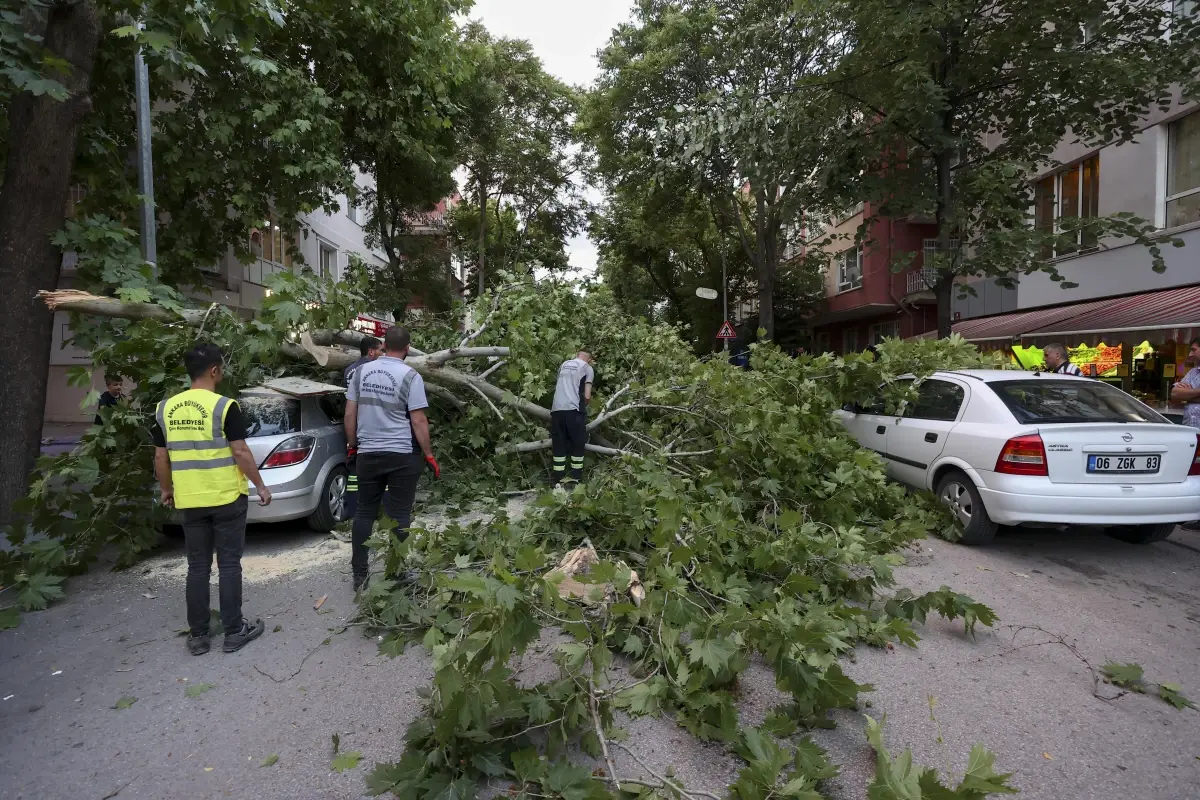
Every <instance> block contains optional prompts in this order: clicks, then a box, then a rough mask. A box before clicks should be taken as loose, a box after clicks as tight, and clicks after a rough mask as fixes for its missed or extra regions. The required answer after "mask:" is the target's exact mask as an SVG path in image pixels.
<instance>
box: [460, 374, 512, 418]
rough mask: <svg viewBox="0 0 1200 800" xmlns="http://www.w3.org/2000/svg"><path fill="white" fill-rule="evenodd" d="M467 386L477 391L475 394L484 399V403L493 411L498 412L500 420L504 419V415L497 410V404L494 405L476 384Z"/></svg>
mask: <svg viewBox="0 0 1200 800" xmlns="http://www.w3.org/2000/svg"><path fill="white" fill-rule="evenodd" d="M467 386H469V387H470V388H471V389H473V390H474V391H475V393H476V394H478V395H479V396H480V398H482V399H483V402H485V403H487V404H488V407H489V408H491V409H492V411H495V412H496V416H497V417H499V418H500V419H504V414H502V413H501V412H500V409H498V408H496V404H495V403H493V402H492V401H491V400H490V399H489V398H488V396H487V395H486V394H484V393H483V392H481V391H480V390H479V387H478V386H476V385H475V384H474V383H468V384H467Z"/></svg>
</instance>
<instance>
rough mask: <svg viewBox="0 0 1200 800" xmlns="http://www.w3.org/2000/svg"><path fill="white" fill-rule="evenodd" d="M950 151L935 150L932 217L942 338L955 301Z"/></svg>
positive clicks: (950, 324)
mask: <svg viewBox="0 0 1200 800" xmlns="http://www.w3.org/2000/svg"><path fill="white" fill-rule="evenodd" d="M950 155H951V154H950V153H949V152H947V151H946V150H945V149H943V150H941V151H939V152H938V153H935V154H934V157H933V160H934V166H935V168H936V170H937V210H936V213H935V214H934V219H935V221H936V223H937V232H938V261H939V264H938V270H939V275H938V281H937V291H936V292H935V293H934V296H935V297H936V298H937V319H938V338H939V339H945V338H946V337H948V336H949V335H950V332H951V329H952V328H953V325H954V317H953V313H952V306H953V303H954V271H953V269H952V268H953V266H954V261H955V260H956V259H955V258H954V257H953V254H952V253H951V247H950V243H951V240H952V239H953V234H954V230H953V227H954V220H953V219H951V218H950V214H949V211H950V208H951V204H952V202H953V197H952V195H951V193H952V192H953V190H954V187H953V185H952V183H951V181H950Z"/></svg>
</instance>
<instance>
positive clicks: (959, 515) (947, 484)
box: [937, 470, 1000, 544]
mask: <svg viewBox="0 0 1200 800" xmlns="http://www.w3.org/2000/svg"><path fill="white" fill-rule="evenodd" d="M937 497H938V500H939V501H941V502H942V504H943V505H945V506H946V507H947V508H949V509H950V513H951V514H953V515H954V518H955V519H956V520H957V521H958V523H959V524H960V525H961V526H962V539H960V540H959V541H961V542H962V543H963V544H987V543H988V542H990V541H991V540H992V539H994V538H995V537H996V529H997V528H999V527H1000V526H999V525H997V524H996V523H995V522H992V518H991V517H989V516H988V513H987V509H986V508H984V507H983V500H982V498H980V496H979V490H978V489H976V488H975V484H974V483H972V482H971V479H970V478H968V477H967V476H966V475H965V474H964V473H962V472H959V471H958V470H954V471H953V472H948V473H946V475H945V477H943V478H942V479H941V480H940V481H938V487H937Z"/></svg>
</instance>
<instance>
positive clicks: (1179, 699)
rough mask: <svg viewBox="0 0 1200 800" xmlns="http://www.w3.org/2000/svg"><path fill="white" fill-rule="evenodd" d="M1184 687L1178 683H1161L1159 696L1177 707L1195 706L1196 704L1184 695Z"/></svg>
mask: <svg viewBox="0 0 1200 800" xmlns="http://www.w3.org/2000/svg"><path fill="white" fill-rule="evenodd" d="M1182 692H1183V687H1181V686H1180V685H1179V684H1177V683H1163V684H1159V687H1158V696H1159V697H1160V698H1161V699H1163V700H1165V701H1166V702H1168V703H1170V704H1171V705H1173V706H1175V707H1176V708H1195V707H1196V706H1195V704H1194V703H1193V702H1192V701H1191V700H1188V699H1187V698H1186V697H1184V696H1183V694H1182Z"/></svg>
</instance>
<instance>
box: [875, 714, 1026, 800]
mask: <svg viewBox="0 0 1200 800" xmlns="http://www.w3.org/2000/svg"><path fill="white" fill-rule="evenodd" d="M866 720H867V740H868V741H870V743H871V747H873V748H874V749H875V756H876V764H875V780H874V781H872V782H871V785H870V786H869V787H868V788H867V797H868V798H870V800H980V799H981V798H984V797H990V796H992V795H1000V794H1017V792H1018V790H1017V789H1016V788H1015V787H1013V786H1011V785H1010V784H1009V778H1011V777H1012V775H1011V774H1010V773H1003V774H1002V773H997V772H996V770H995V764H996V756H995V754H994V753H992V752H990V751H988V750H987V749H986V748H985V747H984V746H983V745H981V744H977V745H975V746H974V747H973V748H971V755H970V756H969V757H968V760H967V771H966V774H965V775H963V779H962V781H960V782H959V784H958V786H956V787H955V788H953V789H951V788H950V787H948V786H946V785H945V784H943V783H942V778H941V777H939V776H938V774H937V771H936V770H933V769H930V768H928V767H920V766H917V765H915V764H913V755H912V751H911V750H907V749H906V750H905V751H904V752H903V753H901V754H900V755H899V756H896V757H894V758H893V757H892V754H891V753H889V752H888V750H887V748H886V747H885V746H884V743H883V728H882V726H881V724H880V723H878V722H876V721H875V720H874V719H872V718H871V717H870V716H867V717H866ZM883 721H884V722H885V723H886V722H887V717H886V716H885V717H884V719H883Z"/></svg>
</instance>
